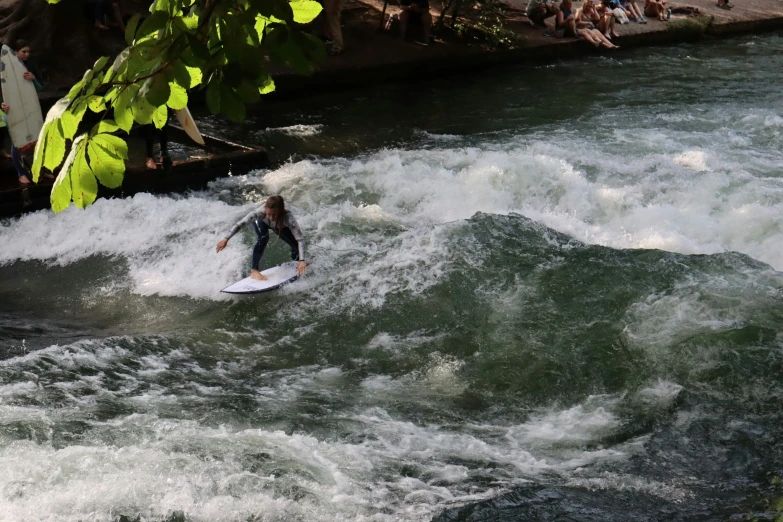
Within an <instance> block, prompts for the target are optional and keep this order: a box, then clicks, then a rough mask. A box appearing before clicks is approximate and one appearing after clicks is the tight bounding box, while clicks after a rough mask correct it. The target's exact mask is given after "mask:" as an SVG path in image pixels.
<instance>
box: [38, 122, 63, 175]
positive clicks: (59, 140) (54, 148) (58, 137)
mask: <svg viewBox="0 0 783 522" xmlns="http://www.w3.org/2000/svg"><path fill="white" fill-rule="evenodd" d="M58 123H59V125H58ZM44 144H45V147H46V148H45V149H44V153H43V166H44V167H46V168H47V169H49V170H50V171H51V172H54V170H55V169H56V168H57V167H59V166H60V163H62V161H63V158H64V157H65V137H64V136H63V131H62V120H59V121H58V122H54V125H49V126H48V128H47V132H46V137H45V138H44Z"/></svg>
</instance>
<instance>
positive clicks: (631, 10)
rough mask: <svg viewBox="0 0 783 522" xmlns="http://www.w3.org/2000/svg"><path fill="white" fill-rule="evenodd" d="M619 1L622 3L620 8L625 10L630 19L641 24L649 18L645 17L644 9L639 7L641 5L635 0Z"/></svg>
mask: <svg viewBox="0 0 783 522" xmlns="http://www.w3.org/2000/svg"><path fill="white" fill-rule="evenodd" d="M618 3H619V4H620V9H622V10H623V11H625V14H626V15H627V16H628V18H629V19H631V20H634V21H635V22H637V23H640V24H646V23H647V18H645V17H644V15H643V14H642V10H641V9H639V6H638V5H636V2H634V0H618Z"/></svg>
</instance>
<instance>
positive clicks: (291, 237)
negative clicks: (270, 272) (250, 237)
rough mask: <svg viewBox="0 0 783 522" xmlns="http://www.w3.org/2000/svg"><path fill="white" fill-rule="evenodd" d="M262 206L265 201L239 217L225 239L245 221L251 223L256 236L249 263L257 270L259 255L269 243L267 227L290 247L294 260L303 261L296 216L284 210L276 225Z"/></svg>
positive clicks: (301, 238) (302, 242) (300, 234)
mask: <svg viewBox="0 0 783 522" xmlns="http://www.w3.org/2000/svg"><path fill="white" fill-rule="evenodd" d="M264 208H266V203H264V204H263V205H260V206H258V207H256V208H255V209H253V211H252V212H250V213H249V214H248V215H246V216H245V217H243V218H242V219H240V220H239V221H238V222H237V224H236V225H234V226H233V227H232V228H231V230H230V231H229V232H228V234H227V235H226V239H231V237H232V236H233V235H234V234H236V233H237V232H238V231H239V229H240V228H242V225H245V224H247V223H252V224H253V229H254V230H255V231H256V235H257V236H258V241H256V246H255V247H254V248H253V264H252V265H251V268H252V269H253V270H258V265H259V263H260V262H261V256H263V255H264V250H266V245H267V243H269V229H272V230H274V232H275V233H276V234H277V235H278V237H280V239H282V240H283V241H285V242H286V243H287V244H288V246H289V247H291V259H293V260H294V261H304V260H305V246H304V235H303V234H302V229H301V228H299V223H297V222H296V218H294V216H293V214H291V212H290V211H286V213H285V218H283V222H282V223H280V225H279V226H278V224H277V223H275V222H274V221H272V220H271V219H269V218H268V217H266V214H265V213H264Z"/></svg>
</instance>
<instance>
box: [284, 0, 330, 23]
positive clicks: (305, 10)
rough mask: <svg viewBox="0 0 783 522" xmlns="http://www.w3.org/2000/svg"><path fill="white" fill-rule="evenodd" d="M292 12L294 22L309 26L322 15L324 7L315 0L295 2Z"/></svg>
mask: <svg viewBox="0 0 783 522" xmlns="http://www.w3.org/2000/svg"><path fill="white" fill-rule="evenodd" d="M291 10H293V12H294V22H296V23H298V24H309V23H310V22H312V21H313V20H315V18H316V17H317V16H318V15H319V14H320V13H321V11H322V10H323V7H321V4H319V3H318V2H315V1H314V0H294V1H293V2H291Z"/></svg>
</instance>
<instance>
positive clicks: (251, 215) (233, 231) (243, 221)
mask: <svg viewBox="0 0 783 522" xmlns="http://www.w3.org/2000/svg"><path fill="white" fill-rule="evenodd" d="M263 211H264V205H260V206H258V207H256V208H254V209H253V210H252V211H251V212H249V213H248V214H247V215H246V216H245V217H243V218H242V219H240V220H239V221H237V223H236V224H235V225H234V226H233V227H231V230H229V231H228V234H226V237H224V238H223V239H221V240H220V242H219V243H218V244H217V248H215V251H216V252H220V251H221V250H223V249H224V248H226V245H228V240H229V239H231V238H232V237H234V235H235V234H236V233H237V232H239V229H240V228H242V226H243V225H246V224H248V223H250V222H251V221H252V220H253V219H254V218H255V217H257V216H258V215H259V214H260V213H263Z"/></svg>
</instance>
